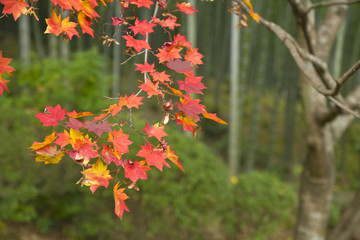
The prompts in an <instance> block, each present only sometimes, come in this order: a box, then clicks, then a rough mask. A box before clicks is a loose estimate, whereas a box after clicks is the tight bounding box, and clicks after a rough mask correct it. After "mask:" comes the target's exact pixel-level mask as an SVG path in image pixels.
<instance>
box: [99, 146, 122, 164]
mask: <svg viewBox="0 0 360 240" xmlns="http://www.w3.org/2000/svg"><path fill="white" fill-rule="evenodd" d="M101 155H103V156H104V158H105V160H106V162H107V163H108V164H110V163H111V162H113V163H115V164H116V165H117V166H119V165H122V164H123V161H122V159H121V158H120V155H119V153H118V152H115V150H114V149H113V148H112V147H110V146H109V145H106V144H103V150H102V151H101Z"/></svg>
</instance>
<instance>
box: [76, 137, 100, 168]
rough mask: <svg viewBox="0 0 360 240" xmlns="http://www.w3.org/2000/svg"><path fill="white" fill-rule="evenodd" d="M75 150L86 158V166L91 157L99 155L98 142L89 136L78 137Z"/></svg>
mask: <svg viewBox="0 0 360 240" xmlns="http://www.w3.org/2000/svg"><path fill="white" fill-rule="evenodd" d="M74 150H75V151H77V152H78V155H79V156H81V157H82V158H84V162H83V164H84V165H85V166H86V165H87V164H88V162H89V161H90V159H91V158H96V157H98V156H99V153H98V151H97V150H98V146H97V145H96V143H93V142H91V140H90V139H89V138H88V137H85V138H83V139H76V140H75V144H74Z"/></svg>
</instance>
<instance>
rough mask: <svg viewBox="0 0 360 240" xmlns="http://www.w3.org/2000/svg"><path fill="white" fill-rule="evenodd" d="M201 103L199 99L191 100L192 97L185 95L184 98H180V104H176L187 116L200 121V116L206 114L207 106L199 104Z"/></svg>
mask: <svg viewBox="0 0 360 240" xmlns="http://www.w3.org/2000/svg"><path fill="white" fill-rule="evenodd" d="M200 102H201V101H200V100H199V99H191V97H190V96H188V95H184V96H183V98H180V103H176V104H177V106H178V108H179V110H181V111H183V112H184V113H185V115H186V116H188V117H194V118H196V119H200V118H199V116H198V115H199V114H201V113H204V112H205V106H204V105H201V104H199V103H200Z"/></svg>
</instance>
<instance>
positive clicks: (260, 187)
mask: <svg viewBox="0 0 360 240" xmlns="http://www.w3.org/2000/svg"><path fill="white" fill-rule="evenodd" d="M296 202H297V194H296V191H295V190H294V187H292V186H291V185H290V184H288V183H286V182H284V181H282V180H280V178H279V177H278V176H277V175H275V174H273V173H267V172H257V171H253V172H251V173H249V174H244V175H241V176H240V177H239V179H238V183H237V184H236V186H235V187H234V189H233V201H232V202H231V204H233V205H232V206H231V209H233V211H235V217H236V219H235V221H236V227H237V239H253V240H262V239H264V240H265V239H266V240H268V239H287V238H286V237H289V236H291V234H292V233H291V232H290V234H289V235H288V236H286V235H285V236H283V235H284V233H285V234H286V231H285V230H289V229H292V226H293V225H294V217H293V216H295V207H296Z"/></svg>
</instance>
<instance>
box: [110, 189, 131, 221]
mask: <svg viewBox="0 0 360 240" xmlns="http://www.w3.org/2000/svg"><path fill="white" fill-rule="evenodd" d="M124 190H125V188H119V182H117V183H116V185H115V186H114V189H113V192H114V200H115V214H116V215H117V216H118V217H119V218H120V219H122V216H123V213H124V211H127V212H130V210H129V209H128V208H127V206H126V204H125V200H126V199H128V198H129V196H128V195H126V194H125V193H124Z"/></svg>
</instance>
